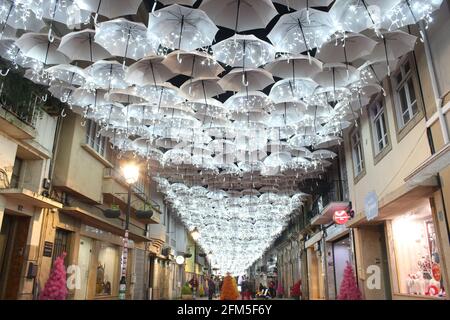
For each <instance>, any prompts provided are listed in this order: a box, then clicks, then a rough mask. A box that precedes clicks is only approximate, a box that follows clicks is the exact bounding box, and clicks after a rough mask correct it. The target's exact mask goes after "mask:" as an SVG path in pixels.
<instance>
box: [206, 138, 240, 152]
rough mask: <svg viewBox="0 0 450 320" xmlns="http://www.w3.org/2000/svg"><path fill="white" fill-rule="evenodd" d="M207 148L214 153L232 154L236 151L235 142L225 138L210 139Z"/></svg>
mask: <svg viewBox="0 0 450 320" xmlns="http://www.w3.org/2000/svg"><path fill="white" fill-rule="evenodd" d="M208 148H209V149H210V150H211V151H212V152H213V153H214V154H221V155H227V154H233V153H235V152H236V144H235V143H234V142H233V141H231V140H225V139H216V140H213V141H211V142H210V143H209V144H208Z"/></svg>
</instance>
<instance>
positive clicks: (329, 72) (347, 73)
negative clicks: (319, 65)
mask: <svg viewBox="0 0 450 320" xmlns="http://www.w3.org/2000/svg"><path fill="white" fill-rule="evenodd" d="M313 79H314V81H316V82H317V83H318V84H319V85H321V86H322V87H324V88H332V89H333V90H336V88H339V87H345V86H347V85H349V84H350V83H352V82H354V81H356V80H358V79H359V75H358V71H357V70H356V69H355V68H354V67H352V66H349V65H346V64H344V63H327V64H324V65H323V71H321V72H320V73H318V74H316V75H315V76H314V78H313Z"/></svg>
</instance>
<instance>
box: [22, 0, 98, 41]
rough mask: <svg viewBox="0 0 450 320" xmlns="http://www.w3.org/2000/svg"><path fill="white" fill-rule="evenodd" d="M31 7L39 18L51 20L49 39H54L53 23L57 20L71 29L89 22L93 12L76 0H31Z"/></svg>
mask: <svg viewBox="0 0 450 320" xmlns="http://www.w3.org/2000/svg"><path fill="white" fill-rule="evenodd" d="M28 6H29V8H30V9H31V10H32V11H33V12H34V13H35V14H36V17H37V18H38V19H46V20H49V21H50V25H49V31H48V39H49V41H50V42H52V41H53V39H54V35H53V25H54V23H55V22H59V23H62V24H65V25H66V26H67V27H68V28H69V29H74V28H75V27H80V24H84V23H88V22H89V20H90V18H91V13H90V12H89V11H86V10H82V9H80V7H79V6H78V5H77V4H75V3H74V0H30V3H29V4H28Z"/></svg>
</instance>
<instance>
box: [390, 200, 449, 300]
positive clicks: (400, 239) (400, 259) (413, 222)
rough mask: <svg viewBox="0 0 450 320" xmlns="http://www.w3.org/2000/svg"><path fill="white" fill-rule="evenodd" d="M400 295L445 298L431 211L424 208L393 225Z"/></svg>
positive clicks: (395, 220) (426, 207)
mask: <svg viewBox="0 0 450 320" xmlns="http://www.w3.org/2000/svg"><path fill="white" fill-rule="evenodd" d="M392 234H393V239H394V249H395V258H396V264H397V277H398V285H399V293H400V294H408V295H418V296H433V297H443V296H445V288H444V286H443V284H444V283H443V279H442V276H441V265H440V255H439V251H438V248H437V245H436V242H437V239H436V232H435V227H434V224H433V219H432V216H431V208H430V206H429V205H424V206H422V207H419V208H417V209H416V210H414V211H412V212H409V213H407V214H405V215H402V216H400V217H398V218H395V219H394V220H393V221H392Z"/></svg>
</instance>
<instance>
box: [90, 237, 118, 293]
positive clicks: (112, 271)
mask: <svg viewBox="0 0 450 320" xmlns="http://www.w3.org/2000/svg"><path fill="white" fill-rule="evenodd" d="M119 261H120V257H119V251H118V247H116V246H112V245H109V244H106V243H104V242H101V244H100V250H99V253H98V265H97V276H96V286H95V294H96V295H115V289H116V288H117V281H118V280H119Z"/></svg>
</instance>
